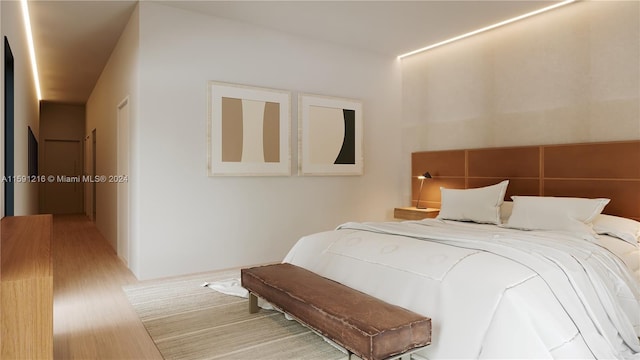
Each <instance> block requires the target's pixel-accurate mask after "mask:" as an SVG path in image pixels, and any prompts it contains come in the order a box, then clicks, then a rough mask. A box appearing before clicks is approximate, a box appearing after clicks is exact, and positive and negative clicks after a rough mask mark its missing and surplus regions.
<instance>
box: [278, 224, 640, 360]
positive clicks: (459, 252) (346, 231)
mask: <svg viewBox="0 0 640 360" xmlns="http://www.w3.org/2000/svg"><path fill="white" fill-rule="evenodd" d="M629 246H630V247H633V245H629ZM284 262H288V263H292V264H295V265H298V266H301V267H304V268H306V269H309V270H311V271H313V272H315V273H317V274H319V275H322V276H324V277H327V278H330V279H333V280H335V281H338V282H340V283H343V284H345V285H347V286H349V287H352V288H355V289H357V290H360V291H363V292H365V293H368V294H370V295H373V296H375V297H377V298H380V299H382V300H384V301H387V302H389V303H392V304H396V305H399V306H402V307H404V308H407V309H410V310H413V311H415V312H417V313H420V314H423V315H425V316H429V317H430V318H431V319H432V326H433V333H432V344H431V345H430V346H428V347H427V349H425V350H423V351H422V352H420V353H418V354H419V355H420V356H422V357H424V358H429V359H440V358H456V359H461V358H464V359H468V358H485V359H486V358H537V359H541V358H579V359H588V358H597V359H613V358H625V359H627V358H633V359H640V343H639V340H638V336H640V284H639V282H638V279H636V278H634V275H633V273H632V271H631V270H630V269H629V267H628V266H627V265H625V263H624V262H623V261H622V260H621V259H620V258H619V257H618V256H616V255H615V254H614V253H612V252H610V251H609V250H607V249H606V248H604V247H602V246H600V245H598V244H595V243H591V242H588V241H585V240H582V239H579V238H576V237H573V236H571V235H569V234H562V233H554V232H532V231H529V232H527V231H518V230H510V229H504V228H500V227H497V226H492V225H478V224H468V223H460V222H452V221H441V220H434V219H428V220H422V221H407V222H402V223H398V222H394V223H347V224H344V225H342V226H340V227H339V228H338V230H335V231H328V232H322V233H317V234H314V235H310V236H306V237H303V238H301V239H300V240H299V241H298V242H297V243H296V245H295V246H294V247H293V248H292V249H291V250H290V252H289V254H288V255H287V256H286V258H285V259H284Z"/></svg>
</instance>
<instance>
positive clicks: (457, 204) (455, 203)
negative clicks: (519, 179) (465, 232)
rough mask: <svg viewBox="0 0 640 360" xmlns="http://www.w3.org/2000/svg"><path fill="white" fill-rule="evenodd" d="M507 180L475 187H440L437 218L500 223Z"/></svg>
mask: <svg viewBox="0 0 640 360" xmlns="http://www.w3.org/2000/svg"><path fill="white" fill-rule="evenodd" d="M507 185H509V180H505V181H502V182H501V183H499V184H495V185H491V186H485V187H481V188H475V189H446V188H443V187H441V188H440V195H441V200H440V213H439V214H438V217H437V218H438V219H446V220H458V221H473V222H478V223H488V224H500V223H501V222H500V205H502V202H503V201H504V194H505V193H506V192H507Z"/></svg>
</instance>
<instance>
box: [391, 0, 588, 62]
mask: <svg viewBox="0 0 640 360" xmlns="http://www.w3.org/2000/svg"><path fill="white" fill-rule="evenodd" d="M575 1H576V0H566V1H563V2H560V3H557V4H554V5H551V6H547V7H545V8H542V9H540V10H535V11H532V12H530V13H526V14H524V15H520V16H516V17H514V18H511V19H509V20H504V21H501V22H499V23H496V24H493V25H489V26H486V27H483V28H481V29H478V30H474V31H471V32H468V33H466V34H462V35H458V36H456V37H453V38H451V39H448V40H444V41H440V42H438V43H435V44H433V45H429V46H425V47H423V48H420V49H417V50H413V51H410V52H408V53H405V54H402V55H399V56H398V59H402V58H405V57H407V56H411V55H415V54H418V53H421V52H424V51H427V50H431V49H434V48H437V47H439V46H442V45H446V44H450V43H452V42H454V41H458V40H462V39H465V38H468V37H470V36H473V35H477V34H480V33H483V32H485V31H489V30H493V29H495V28H498V27H500V26H504V25H507V24H511V23H513V22H516V21H519V20H522V19H526V18H528V17H531V16H534V15H538V14H541V13H543V12H546V11H549V10H553V9H556V8H559V7H561V6H564V5H568V4H571V3H572V2H575Z"/></svg>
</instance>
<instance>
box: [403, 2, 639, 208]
mask: <svg viewBox="0 0 640 360" xmlns="http://www.w3.org/2000/svg"><path fill="white" fill-rule="evenodd" d="M638 39H640V2H637V1H581V2H577V3H574V4H571V5H569V6H566V7H563V8H561V9H557V10H554V11H552V12H549V13H545V14H543V15H540V16H536V17H532V18H529V19H526V20H524V21H521V22H518V23H514V24H511V25H508V26H505V27H502V28H499V29H497V30H494V31H491V32H487V33H484V34H481V35H478V36H475V37H472V38H469V39H466V40H463V41H459V42H456V43H453V44H450V45H447V46H444V47H441V48H438V49H434V50H432V51H428V52H425V53H422V54H420V55H416V56H413V57H409V58H406V59H405V60H403V62H402V72H403V112H404V116H403V134H402V139H403V144H404V147H403V155H402V157H403V158H407V157H408V156H409V153H410V152H412V151H417V150H439V149H454V148H469V147H488V146H511V145H530V144H549V143H573V142H593V141H613V140H630V139H640V102H639V98H640V73H639V72H640V41H639V40H638ZM409 191H410V189H408V188H407V189H406V194H405V195H406V198H407V199H408V198H409Z"/></svg>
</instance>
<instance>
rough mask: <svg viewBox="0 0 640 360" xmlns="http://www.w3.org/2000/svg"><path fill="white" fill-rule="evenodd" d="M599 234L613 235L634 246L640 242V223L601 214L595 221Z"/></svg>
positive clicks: (594, 228)
mask: <svg viewBox="0 0 640 360" xmlns="http://www.w3.org/2000/svg"><path fill="white" fill-rule="evenodd" d="M593 230H594V231H595V232H596V233H597V234H601V235H605V234H606V235H611V236H615V237H617V238H618V239H622V240H624V241H626V242H628V243H630V244H632V245H636V244H637V243H639V242H640V222H638V221H635V220H632V219H627V218H623V217H619V216H613V215H604V214H600V215H598V216H596V218H595V219H594V220H593Z"/></svg>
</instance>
